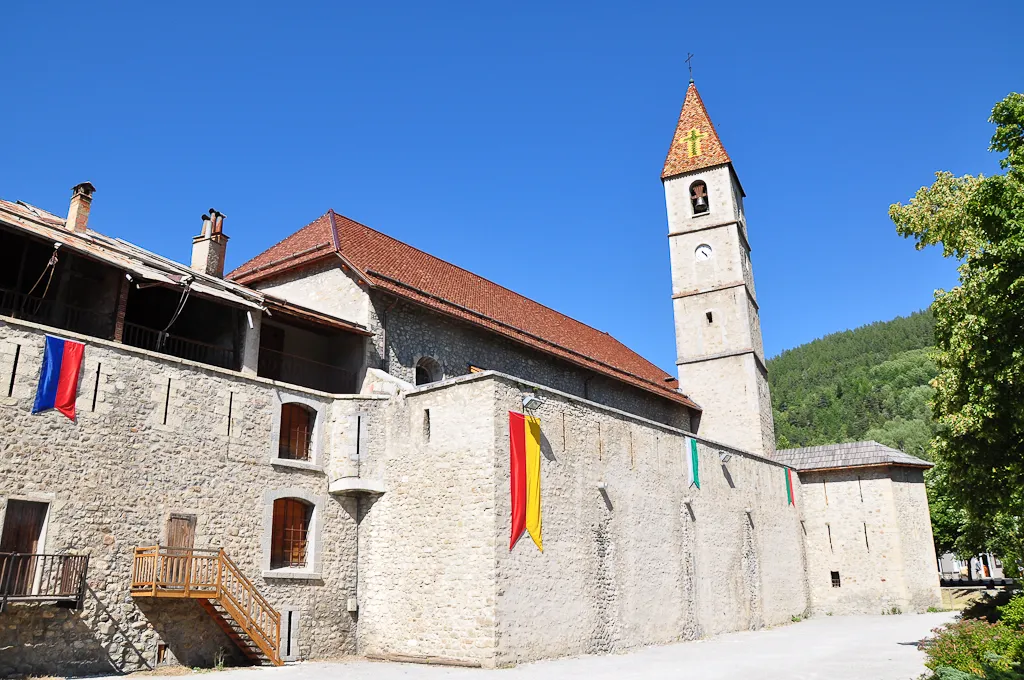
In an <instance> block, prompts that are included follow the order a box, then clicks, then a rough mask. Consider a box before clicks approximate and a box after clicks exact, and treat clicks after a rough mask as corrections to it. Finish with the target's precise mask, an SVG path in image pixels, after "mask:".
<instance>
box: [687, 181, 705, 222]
mask: <svg viewBox="0 0 1024 680" xmlns="http://www.w3.org/2000/svg"><path fill="white" fill-rule="evenodd" d="M690 205H691V206H692V207H693V215H694V217H696V216H697V215H702V214H704V213H706V212H707V211H708V185H707V184H705V183H704V182H701V181H700V180H698V181H696V182H694V183H693V184H691V185H690Z"/></svg>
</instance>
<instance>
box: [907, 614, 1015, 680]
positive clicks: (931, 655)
mask: <svg viewBox="0 0 1024 680" xmlns="http://www.w3.org/2000/svg"><path fill="white" fill-rule="evenodd" d="M932 632H933V633H934V634H935V635H934V637H932V638H930V639H928V640H926V641H923V642H922V643H920V645H919V648H920V649H921V650H922V651H924V653H925V654H926V656H927V657H928V660H927V661H926V662H925V666H927V667H928V668H929V669H930V670H932V671H937V670H938V669H939V668H952V669H955V670H957V671H961V672H964V673H973V674H974V675H975V676H978V677H983V678H984V677H990V676H988V675H987V672H988V671H989V670H994V671H1010V670H1012V669H1013V668H1014V665H1015V662H1016V661H1017V659H1018V658H1019V657H1020V652H1021V648H1022V645H1024V636H1022V635H1021V633H1020V632H1019V631H1017V630H1015V629H1013V628H1010V627H1009V626H1006V625H1005V624H1002V623H989V622H988V621H982V620H976V619H963V620H960V621H954V622H953V623H947V624H946V625H944V626H941V627H939V628H936V629H935V630H933V631H932ZM939 677H942V676H939ZM950 677H955V676H950Z"/></svg>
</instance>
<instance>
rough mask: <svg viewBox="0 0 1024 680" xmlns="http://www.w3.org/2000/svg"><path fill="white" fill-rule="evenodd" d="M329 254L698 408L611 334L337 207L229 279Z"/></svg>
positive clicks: (418, 298) (416, 298) (428, 300)
mask: <svg viewBox="0 0 1024 680" xmlns="http://www.w3.org/2000/svg"><path fill="white" fill-rule="evenodd" d="M330 259H340V261H341V263H343V264H345V265H346V266H348V267H350V268H351V269H352V270H353V272H354V274H355V275H356V276H357V277H359V278H360V279H362V280H363V281H365V282H366V283H367V284H368V285H369V286H370V287H371V288H375V289H378V290H384V291H387V292H388V293H390V294H392V295H395V296H397V297H400V298H402V299H405V300H407V301H410V302H413V303H415V304H418V305H421V306H424V307H428V308H430V309H432V310H434V311H437V312H440V313H443V314H446V315H448V316H452V317H455V318H458V319H461V320H463V321H465V322H467V323H471V324H474V325H476V326H481V327H484V328H486V329H488V330H490V331H493V332H495V333H498V334H500V335H502V336H505V337H507V338H509V339H511V340H514V341H516V342H518V343H520V344H524V345H527V346H529V347H532V348H534V349H537V350H540V351H542V352H545V353H547V354H551V355H554V356H557V357H559V358H561V359H563V360H566V361H570V362H572V363H574V364H576V365H579V366H583V367H585V368H588V369H590V370H593V371H595V372H597V373H601V374H604V375H606V376H609V377H612V378H615V379H616V380H620V381H622V382H625V383H629V384H631V385H633V386H635V387H639V388H641V389H643V390H646V391H648V392H652V393H654V394H657V395H659V396H662V397H665V398H667V399H671V400H672V401H675V402H677V403H680V404H684V405H686V406H689V407H690V408H694V409H697V408H699V407H698V406H697V405H696V404H694V403H693V402H692V401H691V400H690V399H689V398H687V397H686V396H684V395H683V394H681V393H680V392H678V391H677V390H676V387H677V381H676V379H675V378H673V377H672V376H670V375H669V374H668V373H666V372H665V371H663V370H661V369H660V368H658V367H657V366H655V365H654V364H652V363H651V362H649V361H647V360H646V359H644V358H643V357H641V356H640V355H639V354H637V353H636V352H634V351H632V350H631V349H629V348H628V347H626V346H625V345H623V344H622V343H621V342H619V341H618V340H616V339H615V338H613V337H612V336H610V335H608V334H607V333H603V332H601V331H599V330H596V329H594V328H591V327H590V326H587V325H586V324H584V323H581V322H579V321H576V320H575V319H572V318H570V317H568V316H565V315H564V314H560V313H558V312H556V311H555V310H553V309H550V308H548V307H545V306H544V305H542V304H540V303H538V302H535V301H533V300H530V299H529V298H526V297H524V296H522V295H519V294H518V293H514V292H512V291H511V290H508V289H507V288H504V287H502V286H499V285H498V284H496V283H493V282H492V281H488V280H487V279H485V278H482V277H480V276H477V275H476V274H473V273H472V272H468V271H466V270H465V269H462V268H460V267H456V266H455V265H453V264H450V263H448V262H445V261H444V260H441V259H439V258H436V257H434V256H432V255H428V254H427V253H424V252H423V251H421V250H417V249H416V248H413V247H412V246H410V245H408V244H406V243H402V242H401V241H398V240H396V239H393V238H391V237H390V236H387V235H386V234H382V233H381V232H379V231H376V230H374V229H371V228H370V227H367V226H365V225H363V224H360V223H358V222H355V221H354V220H350V219H348V218H347V217H344V216H342V215H339V214H337V213H335V212H334V211H333V210H330V211H328V212H327V214H325V215H323V216H321V217H319V218H318V219H316V220H314V221H313V222H311V223H310V224H308V225H306V226H305V227H303V228H302V229H300V230H299V231H297V232H295V233H294V234H292V235H291V236H289V237H288V238H286V239H284V240H283V241H281V242H280V243H278V244H276V245H274V246H272V247H271V248H269V249H267V250H266V251H264V252H263V253H261V254H259V255H257V256H256V257H254V258H253V259H251V260H249V261H248V262H246V263H245V264H243V265H242V266H240V267H238V268H237V269H235V270H234V271H233V272H231V273H230V274H228V277H227V278H229V279H231V280H232V281H236V282H238V283H242V284H246V285H252V284H254V283H257V282H259V281H263V280H266V279H269V278H272V277H275V276H279V275H281V274H284V273H286V272H292V271H295V270H297V269H300V268H302V267H306V266H309V265H311V264H313V263H314V262H321V261H325V260H330Z"/></svg>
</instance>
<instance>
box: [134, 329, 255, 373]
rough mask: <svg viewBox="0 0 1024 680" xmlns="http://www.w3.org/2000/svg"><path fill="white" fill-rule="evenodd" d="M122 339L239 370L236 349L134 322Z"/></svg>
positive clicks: (174, 355)
mask: <svg viewBox="0 0 1024 680" xmlns="http://www.w3.org/2000/svg"><path fill="white" fill-rule="evenodd" d="M121 341H122V342H123V343H124V344H126V345H131V346H132V347H139V348H141V349H148V350H150V351H152V352H159V353H161V354H169V355H171V356H172V357H178V358H179V359H188V360H190V361H195V362H198V363H201V364H209V365H211V366H220V367H221V368H227V369H230V370H232V371H236V370H238V363H237V362H238V354H237V352H236V351H235V350H234V349H231V348H227V347H219V346H217V345H211V344H209V343H206V342H199V341H198V340H189V339H187V338H183V337H181V336H178V335H171V334H170V333H163V332H161V331H157V330H153V329H152V328H146V327H145V326H138V325H136V324H133V323H126V324H125V325H124V336H123V338H122V340H121Z"/></svg>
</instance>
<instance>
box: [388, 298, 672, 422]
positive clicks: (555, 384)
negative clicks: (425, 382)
mask: <svg viewBox="0 0 1024 680" xmlns="http://www.w3.org/2000/svg"><path fill="white" fill-rule="evenodd" d="M381 306H382V304H378V305H377V307H378V308H380V307H381ZM378 316H383V312H379V313H378ZM387 319H388V322H387V344H388V351H389V357H388V362H387V368H386V370H387V371H388V372H389V373H391V375H394V376H396V377H398V378H401V379H403V380H406V381H408V382H413V383H414V382H415V373H416V363H417V362H418V361H419V360H420V358H421V357H424V356H429V357H433V358H434V359H435V360H437V361H438V363H440V364H441V366H442V367H443V369H444V376H445V377H446V378H453V377H458V376H460V375H466V374H468V373H469V367H470V365H472V366H476V367H479V368H482V369H485V370H493V371H499V372H501V373H508V374H510V375H515V376H517V377H520V378H522V379H523V380H527V381H531V382H536V383H539V384H541V385H547V386H549V387H552V388H554V389H556V390H560V391H563V392H567V393H569V394H573V395H576V396H579V397H585V398H587V399H589V400H591V401H596V402H598V403H602V404H606V405H608V406H611V407H612V408H617V409H621V410H623V411H628V412H631V413H635V414H638V415H641V416H643V417H646V418H650V419H651V420H656V421H658V422H661V423H666V424H669V425H672V426H674V427H679V428H682V429H689V428H690V414H689V410H688V409H687V408H686V407H684V406H681V405H679V404H675V403H673V402H670V401H668V400H666V399H663V398H661V397H658V396H656V395H654V394H651V393H649V392H645V391H644V390H641V389H639V388H634V387H630V386H629V385H625V384H623V383H621V382H618V381H616V380H611V379H609V378H605V377H603V376H601V375H598V374H596V373H594V372H592V371H588V370H586V369H584V368H580V367H578V366H576V365H574V364H571V363H569V362H567V361H561V360H559V359H556V358H554V357H551V356H549V355H547V354H544V353H541V352H538V351H535V350H531V349H529V348H527V347H523V346H522V345H518V344H516V343H514V342H511V341H509V340H505V339H504V338H502V337H500V336H498V335H496V334H494V333H489V332H487V331H484V330H481V329H478V328H474V327H472V326H469V325H468V324H464V323H461V322H459V321H457V320H455V319H451V318H448V317H445V316H442V315H440V314H436V313H432V312H429V311H427V310H424V309H422V308H419V307H415V306H413V305H407V304H403V303H400V304H398V305H396V306H395V307H393V308H392V309H391V310H390V311H388V312H387Z"/></svg>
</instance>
